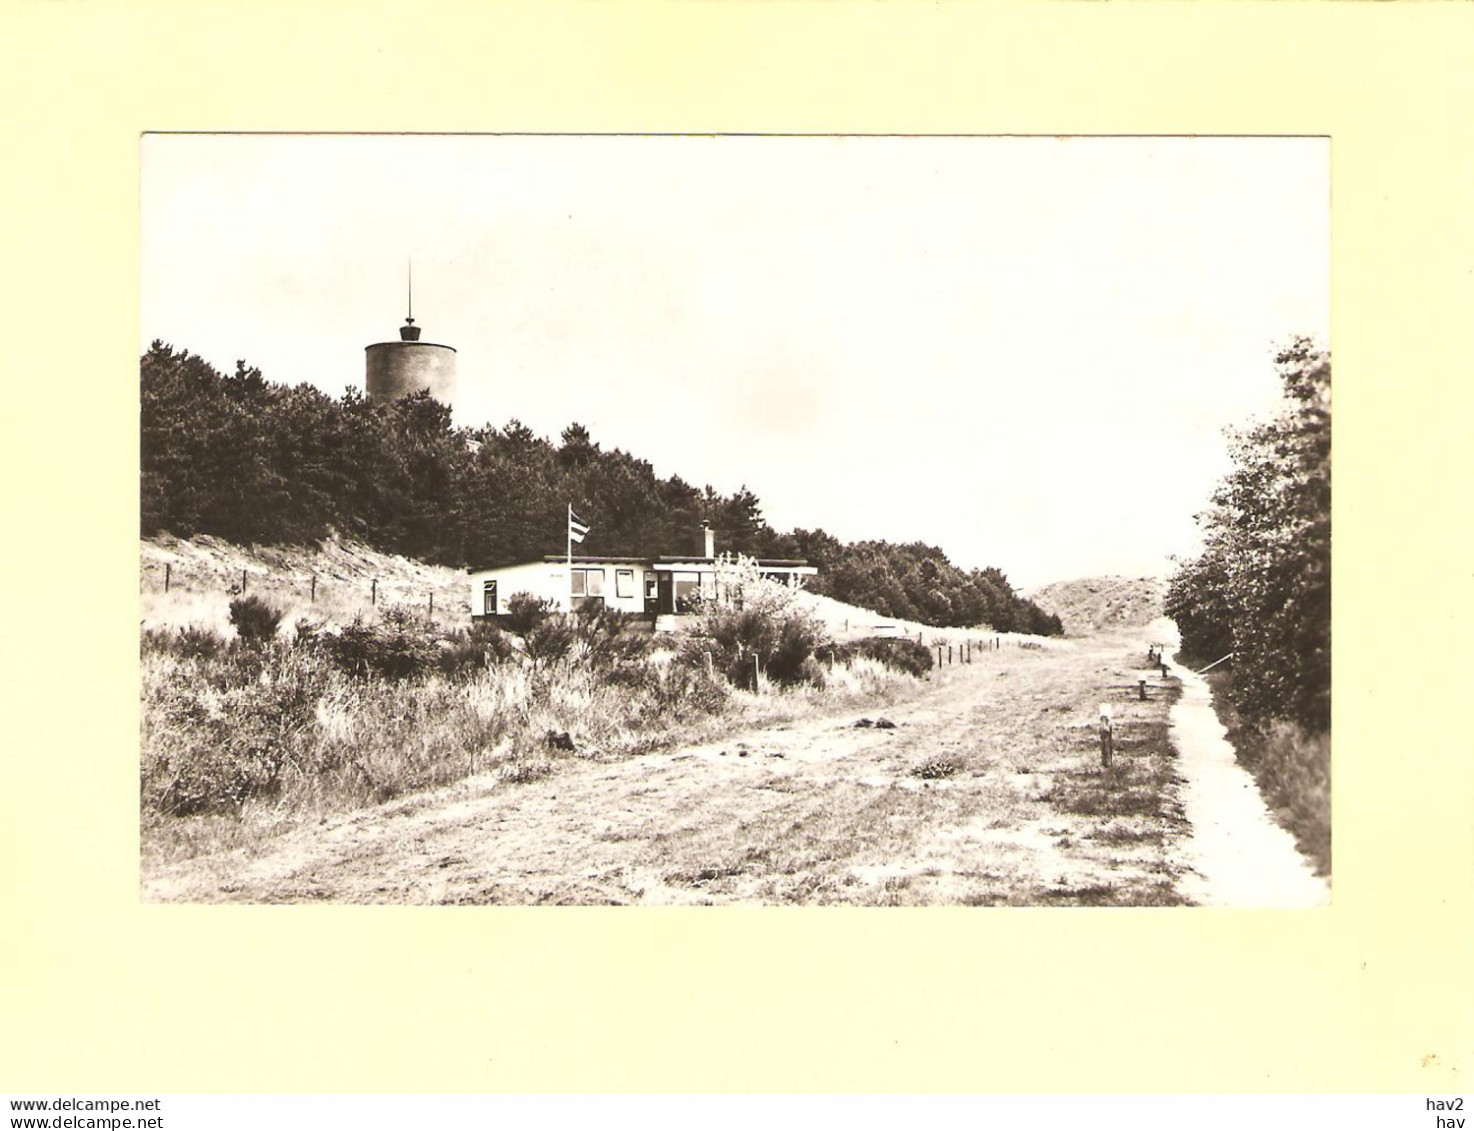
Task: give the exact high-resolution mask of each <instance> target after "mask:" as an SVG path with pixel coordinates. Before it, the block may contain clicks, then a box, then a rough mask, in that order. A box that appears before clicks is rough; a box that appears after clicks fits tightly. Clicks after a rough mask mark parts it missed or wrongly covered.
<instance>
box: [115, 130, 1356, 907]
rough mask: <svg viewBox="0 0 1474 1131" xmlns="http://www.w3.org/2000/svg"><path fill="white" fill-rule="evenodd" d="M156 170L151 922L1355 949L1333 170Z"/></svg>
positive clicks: (313, 142) (144, 808)
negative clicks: (1343, 716)
mask: <svg viewBox="0 0 1474 1131" xmlns="http://www.w3.org/2000/svg"><path fill="white" fill-rule="evenodd" d="M139 144H140V146H141V181H140V189H139V191H140V199H141V228H140V232H141V236H140V241H141V242H140V247H139V256H140V262H141V265H142V271H141V280H140V283H141V309H140V317H139V328H140V339H139V342H138V352H139V406H138V407H139V413H140V417H139V427H140V432H139V458H140V465H139V498H140V527H141V528H140V531H139V534H140V551H139V554H140V557H139V588H140V594H139V601H140V610H139V617H140V641H139V644H140V671H141V686H140V688H139V694H140V717H141V722H140V757H139V779H138V794H137V799H138V805H139V815H138V823H139V829H140V843H141V860H140V864H141V898H142V900H143V901H144V902H146V903H185V904H196V903H239V904H267V903H270V904H306V903H328V904H410V905H427V904H448V905H520V906H530V905H595V906H667V905H713V906H714V905H748V906H759V907H765V906H786V905H810V906H829V905H850V906H861V907H871V908H879V907H897V906H901V907H916V906H925V907H935V906H954V907H963V906H966V907H1197V906H1211V907H1229V908H1317V907H1325V906H1329V904H1330V900H1331V874H1332V857H1331V847H1332V846H1331V735H1330V731H1331V659H1330V657H1331V639H1330V637H1331V409H1330V397H1331V395H1330V384H1331V345H1332V343H1331V340H1330V277H1331V276H1330V267H1331V264H1330V259H1331V225H1330V216H1331V212H1330V206H1331V162H1330V157H1331V150H1330V142H1329V139H1327V138H1325V137H1308V136H1307V137H1295V136H1262V137H1260V136H1058V137H1057V136H971V135H969V136H954V135H945V136H944V135H925V136H909V135H908V136H895V135H776V134H775V135H747V134H743V135H737V134H731V135H724V134H715V135H694V134H693V135H672V134H648V135H645V134H291V133H288V134H267V133H260V134H256V133H150V134H146V135H145V136H143V137H142V139H141V141H140V143H139ZM1347 372H1348V373H1349V372H1350V371H1349V370H1348V371H1347ZM1345 403H1346V405H1347V406H1348V410H1349V406H1350V404H1351V401H1350V400H1346V402H1345ZM128 546H129V547H130V550H129V552H130V553H131V535H130V536H129V541H128ZM129 636H130V638H131V630H130V632H129Z"/></svg>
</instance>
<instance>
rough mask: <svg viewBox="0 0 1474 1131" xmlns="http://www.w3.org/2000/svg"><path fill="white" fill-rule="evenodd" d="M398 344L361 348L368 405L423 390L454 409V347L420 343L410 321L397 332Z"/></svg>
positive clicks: (416, 330)
mask: <svg viewBox="0 0 1474 1131" xmlns="http://www.w3.org/2000/svg"><path fill="white" fill-rule="evenodd" d="M399 339H400V340H399V341H397V342H375V343H374V344H373V345H371V346H365V347H364V376H363V384H364V392H365V393H366V394H367V395H368V399H369V400H370V401H394V400H398V399H399V398H400V397H407V396H409V395H410V394H411V393H418V392H419V391H420V390H421V389H424V390H426V391H427V392H428V393H429V394H430V395H431V396H432V397H434V398H435V399H436V400H437V401H439V402H440V403H441V404H444V405H454V403H455V393H456V351H455V347H454V346H442V345H437V344H436V343H434V342H422V341H420V328H419V327H418V326H416V325H415V320H414V318H413V317H410V318H406V319H405V320H404V325H403V326H401V327H400V328H399Z"/></svg>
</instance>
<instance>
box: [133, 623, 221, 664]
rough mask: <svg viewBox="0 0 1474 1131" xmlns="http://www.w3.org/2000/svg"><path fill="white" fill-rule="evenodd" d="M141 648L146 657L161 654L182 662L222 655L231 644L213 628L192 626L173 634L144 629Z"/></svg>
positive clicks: (162, 630)
mask: <svg viewBox="0 0 1474 1131" xmlns="http://www.w3.org/2000/svg"><path fill="white" fill-rule="evenodd" d="M139 646H140V651H142V652H143V653H144V654H145V655H147V654H148V653H150V652H161V653H163V654H165V655H168V656H178V657H179V658H180V659H181V660H197V659H210V658H212V657H215V656H219V655H221V654H222V653H223V652H225V651H226V650H227V649H228V648H229V643H228V642H227V641H226V639H225V637H223V636H221V635H220V634H219V633H218V632H216V631H215V630H214V629H212V628H201V627H200V626H199V625H195V624H190V625H185V626H184V627H183V628H180V629H176V630H175V631H173V632H170V631H169V630H168V629H165V628H147V629H144V631H143V634H142V636H141V637H140V638H139Z"/></svg>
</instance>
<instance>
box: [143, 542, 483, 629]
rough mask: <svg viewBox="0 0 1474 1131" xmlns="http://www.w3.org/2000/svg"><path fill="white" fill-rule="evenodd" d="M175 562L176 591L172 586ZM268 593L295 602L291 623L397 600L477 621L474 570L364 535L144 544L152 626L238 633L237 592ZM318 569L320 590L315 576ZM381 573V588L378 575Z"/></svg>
mask: <svg viewBox="0 0 1474 1131" xmlns="http://www.w3.org/2000/svg"><path fill="white" fill-rule="evenodd" d="M165 566H168V567H169V568H168V574H169V592H168V593H167V594H166V593H165V592H164V578H165ZM242 571H245V575H246V592H247V593H254V594H256V595H258V596H261V597H265V598H266V599H268V600H270V601H272V602H273V603H274V604H276V605H278V606H280V607H283V608H285V609H286V610H287V615H286V616H285V617H284V618H283V619H282V625H283V631H289V630H290V629H291V626H292V625H293V624H295V623H296V621H297V619H298V618H299V617H308V618H310V619H312V620H315V621H325V622H326V623H328V624H330V625H341V624H347V623H349V622H351V621H352V620H353V618H354V617H355V616H356V615H358V614H360V613H362V614H363V615H364V617H365V618H366V619H369V618H371V617H372V616H373V614H374V612H375V610H376V609H380V608H384V607H386V606H388V605H393V604H404V605H409V606H413V607H415V608H416V609H418V610H419V611H421V612H426V613H428V612H429V608H430V599H431V597H432V596H433V597H434V602H435V620H436V621H437V622H439V623H442V624H448V625H464V624H466V623H468V622H469V620H470V615H471V605H470V597H469V592H470V591H469V589H468V587H467V584H466V575H465V573H463V572H462V571H460V570H455V569H449V568H447V567H445V566H433V565H427V564H426V563H424V562H420V561H416V560H414V559H413V558H404V557H399V556H397V555H394V554H383V553H380V552H379V551H377V550H371V549H369V548H368V547H367V546H365V545H363V544H362V543H360V542H354V541H352V540H350V539H338V538H333V539H330V540H328V541H327V542H324V543H323V545H322V546H321V547H318V548H312V547H306V546H237V545H235V544H233V543H231V542H226V541H224V540H223V539H220V538H212V537H210V536H209V535H207V534H201V535H197V536H196V537H194V538H188V539H180V538H170V537H167V536H164V537H159V538H146V539H144V540H143V541H142V543H141V545H140V551H139V591H140V604H141V608H140V611H139V617H140V619H141V620H142V621H143V627H144V628H178V627H183V626H184V625H188V624H194V625H197V626H199V627H202V628H213V629H214V630H215V631H217V632H219V633H220V634H221V635H223V636H231V635H233V632H234V630H233V629H231V627H230V622H229V610H230V600H231V598H232V597H233V596H236V595H237V594H239V592H240V585H241V573H242ZM313 574H316V575H317V593H316V598H315V599H314V598H313V596H312V576H313ZM375 581H377V582H378V585H377V591H376V590H375V585H374V582H375Z"/></svg>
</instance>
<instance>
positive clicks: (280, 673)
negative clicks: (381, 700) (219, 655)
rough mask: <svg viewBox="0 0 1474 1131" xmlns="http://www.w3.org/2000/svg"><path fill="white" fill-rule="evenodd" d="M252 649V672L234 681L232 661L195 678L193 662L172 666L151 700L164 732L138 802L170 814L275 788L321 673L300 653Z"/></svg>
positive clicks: (313, 702)
mask: <svg viewBox="0 0 1474 1131" xmlns="http://www.w3.org/2000/svg"><path fill="white" fill-rule="evenodd" d="M256 654H257V657H258V661H257V666H258V668H259V674H258V676H257V677H256V678H249V679H245V680H240V676H241V674H242V669H241V667H240V666H239V665H236V664H220V665H215V667H216V668H217V671H216V672H215V673H214V674H215V675H216V676H217V678H216V679H215V680H210V679H206V680H199V679H197V678H195V677H196V676H197V675H198V674H200V673H199V672H198V671H197V670H196V665H189V666H181V667H180V668H179V669H178V670H177V671H176V672H175V675H174V678H173V679H172V680H171V682H170V683H169V685H168V686H167V687H166V688H165V690H164V691H163V692H162V694H161V696H160V699H159V701H158V702H156V703H155V704H153V706H154V708H155V710H156V711H157V712H158V717H159V718H160V720H161V721H162V722H163V723H164V726H165V732H166V733H165V737H164V738H163V740H162V741H161V742H159V743H158V744H155V745H154V747H153V752H154V754H155V757H154V759H153V761H152V764H151V765H148V766H146V770H147V775H146V780H145V783H144V793H145V801H152V803H153V804H154V805H155V806H156V807H157V808H158V809H160V810H161V811H163V812H165V813H169V814H173V815H176V816H186V815H189V814H193V813H209V812H227V811H236V812H239V810H240V808H241V806H242V805H244V804H245V803H246V801H247V800H249V799H251V798H252V797H259V796H264V795H270V794H271V793H273V792H274V791H275V790H276V788H277V784H278V780H279V775H280V773H281V770H282V767H283V765H284V764H285V763H286V761H287V760H288V759H289V758H291V757H292V756H293V755H294V753H295V752H296V749H297V746H298V743H299V740H300V736H301V735H302V734H303V732H305V731H307V730H308V729H309V728H310V727H311V726H312V725H313V722H314V717H315V711H316V707H317V702H318V699H319V698H320V696H321V694H322V689H323V685H324V680H323V674H324V673H323V672H322V670H321V667H320V662H319V661H317V660H316V659H315V658H314V657H312V656H310V655H308V654H306V653H303V652H297V651H293V650H289V649H278V650H267V649H258V650H257V651H256ZM224 681H230V682H228V683H227V685H226V686H225V687H224V688H223V689H222V687H221V686H220V683H221V682H224Z"/></svg>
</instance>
